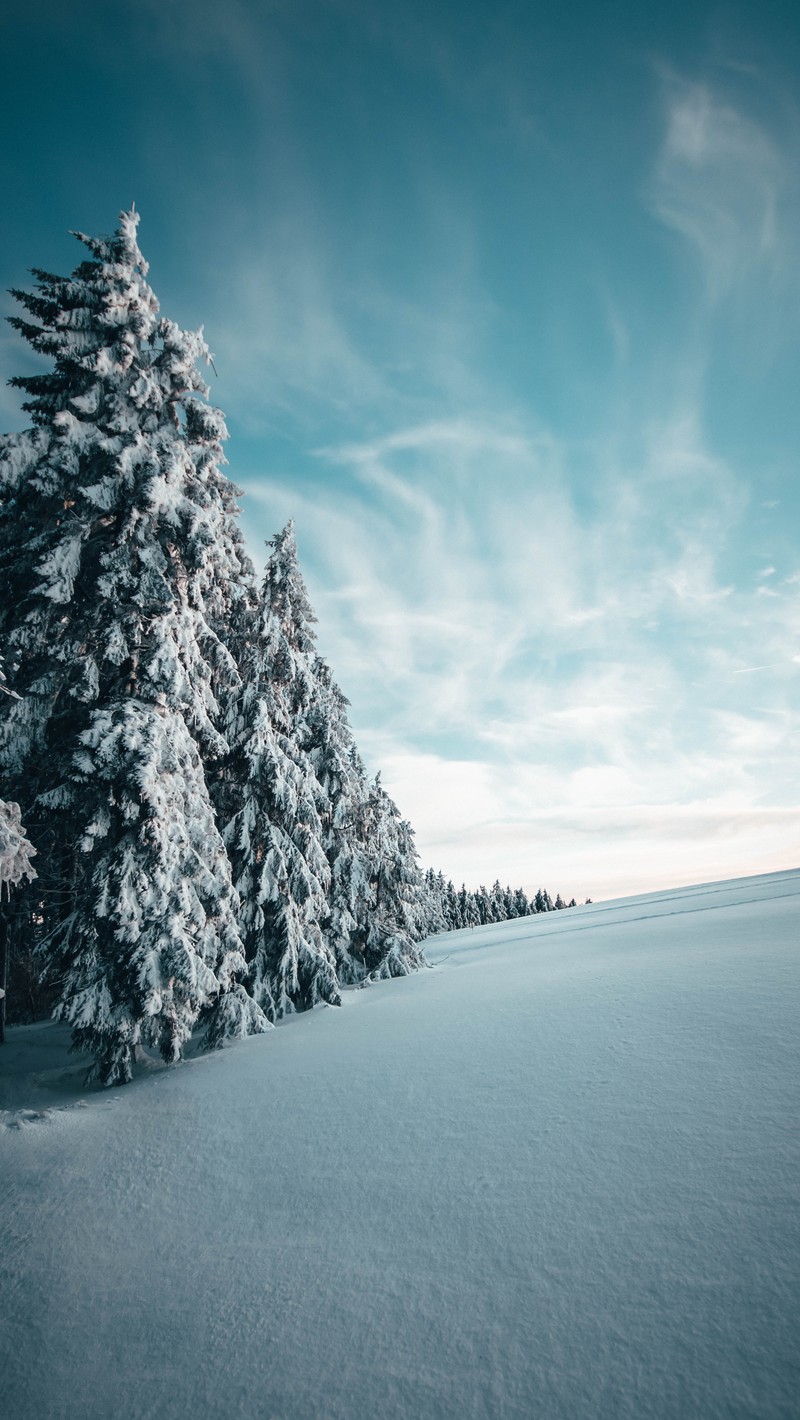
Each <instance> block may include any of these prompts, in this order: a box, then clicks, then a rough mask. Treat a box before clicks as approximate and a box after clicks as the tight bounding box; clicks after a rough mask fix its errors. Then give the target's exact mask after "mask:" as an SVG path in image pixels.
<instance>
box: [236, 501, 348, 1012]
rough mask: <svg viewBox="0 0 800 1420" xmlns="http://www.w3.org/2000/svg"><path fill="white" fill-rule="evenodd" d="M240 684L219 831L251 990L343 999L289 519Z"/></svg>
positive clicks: (303, 605) (309, 632) (309, 659)
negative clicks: (332, 942) (228, 796)
mask: <svg viewBox="0 0 800 1420" xmlns="http://www.w3.org/2000/svg"><path fill="white" fill-rule="evenodd" d="M270 546H271V548H272V552H271V555H270V557H269V560H268V562H267V568H266V572H265V575H264V582H263V586H262V595H261V604H260V607H259V610H258V612H257V614H256V615H255V617H254V619H253V624H252V628H251V633H250V643H249V649H248V651H247V653H246V655H245V660H244V663H243V683H242V687H241V690H240V691H239V692H238V693H235V694H233V695H232V696H231V697H230V702H229V710H228V719H227V730H228V736H229V740H230V745H231V759H230V761H229V763H228V766H227V770H226V775H227V778H228V781H229V783H230V785H231V786H232V794H233V801H232V802H231V804H230V809H231V812H230V816H229V817H228V820H227V824H226V827H225V841H226V844H227V846H228V851H229V853H230V857H231V861H232V865H233V873H234V881H235V883H236V886H237V888H238V891H239V896H240V899H241V902H242V911H241V918H240V921H241V928H242V935H243V939H244V948H245V956H246V958H247V962H248V968H249V976H248V981H249V989H250V991H251V993H252V995H253V997H254V998H255V1000H256V1002H257V1003H258V1005H259V1006H260V1007H261V1008H262V1009H263V1011H264V1012H265V1013H266V1015H267V1016H268V1017H269V1018H270V1019H272V1020H274V1019H276V1018H278V1017H280V1016H282V1015H285V1014H286V1013H287V1012H289V1011H292V1010H294V1011H302V1010H306V1009H308V1008H310V1007H312V1006H314V1005H316V1004H317V1003H318V1002H320V1001H325V1002H328V1003H329V1004H330V1005H339V1004H340V1002H341V996H340V993H339V982H338V979H337V973H336V961H335V957H334V954H333V952H332V951H331V948H330V946H329V944H328V942H327V941H326V938H325V935H324V932H323V925H324V924H325V922H326V920H327V918H328V915H329V909H328V896H327V894H328V889H329V886H330V880H331V874H330V865H329V862H328V858H327V856H326V853H325V849H324V846H323V841H322V836H323V830H322V823H321V820H320V814H319V805H320V803H321V801H322V800H323V797H324V795H323V790H322V787H321V785H320V783H319V780H318V778H317V776H316V773H315V770H314V764H313V760H312V758H311V755H310V752H309V751H310V746H311V742H312V728H311V721H312V713H313V709H314V706H315V702H316V691H317V681H316V679H315V656H314V633H313V625H312V623H313V621H314V619H315V618H314V614H313V612H312V610H311V606H310V603H309V601H308V594H307V592H306V589H305V585H304V583H303V579H302V577H301V575H300V570H299V567H298V564H297V545H296V542H295V536H294V526H293V524H292V523H289V524H288V525H287V526H286V527H285V528H284V529H283V531H282V532H280V533H278V534H277V535H276V537H274V538H273V539H272V541H271V543H270Z"/></svg>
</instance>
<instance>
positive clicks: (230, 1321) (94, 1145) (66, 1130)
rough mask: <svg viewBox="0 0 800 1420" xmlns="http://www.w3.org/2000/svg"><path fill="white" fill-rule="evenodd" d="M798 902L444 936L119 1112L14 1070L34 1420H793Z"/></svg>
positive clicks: (8, 1375) (5, 1262) (602, 907)
mask: <svg viewBox="0 0 800 1420" xmlns="http://www.w3.org/2000/svg"><path fill="white" fill-rule="evenodd" d="M799 908H800V873H781V874H776V875H773V876H769V877H762V878H752V879H748V880H742V881H739V882H733V883H726V884H714V885H709V886H705V887H697V888H691V889H686V890H684V891H673V892H668V893H658V894H654V895H651V896H649V897H640V898H634V899H629V900H627V901H624V902H616V903H600V904H597V905H593V906H587V907H583V908H578V909H573V910H572V911H570V912H565V913H559V914H557V915H556V914H548V915H547V916H543V917H538V918H533V919H526V920H523V921H517V922H507V923H501V924H498V925H496V926H492V927H487V928H483V929H478V930H475V931H472V932H462V933H457V934H450V935H447V936H441V937H437V938H435V939H433V940H432V941H431V942H430V943H429V944H428V954H429V958H430V960H432V961H433V962H435V963H437V965H436V967H435V969H434V970H432V971H429V972H424V973H420V974H419V975H417V976H414V977H410V978H407V979H405V980H402V981H393V982H387V983H383V984H381V985H378V986H376V987H373V988H371V989H370V990H367V991H349V992H347V993H346V996H345V1005H344V1008H343V1009H341V1010H335V1009H328V1008H323V1009H319V1010H317V1011H315V1012H313V1014H311V1015H306V1016H301V1017H295V1018H293V1019H290V1020H289V1021H287V1022H286V1023H284V1024H282V1025H281V1026H280V1027H279V1028H278V1029H277V1030H276V1031H273V1032H271V1033H270V1034H269V1035H267V1036H262V1037H258V1038H255V1039H253V1040H250V1041H247V1042H245V1043H243V1044H240V1045H236V1046H233V1047H230V1048H228V1049H226V1050H225V1051H224V1052H222V1053H218V1054H216V1055H214V1056H210V1057H208V1056H206V1057H198V1058H196V1059H193V1060H191V1061H189V1062H188V1063H187V1064H185V1065H183V1066H181V1067H179V1068H178V1069H176V1070H172V1071H167V1070H164V1069H162V1068H160V1067H156V1066H154V1067H153V1069H152V1070H150V1071H147V1072H145V1076H144V1077H143V1078H141V1079H139V1080H137V1081H136V1082H135V1083H134V1084H133V1085H131V1086H129V1087H128V1088H126V1089H124V1090H115V1091H112V1092H110V1093H109V1092H107V1093H99V1092H89V1093H81V1092H80V1089H79V1082H80V1070H79V1067H78V1066H77V1065H76V1063H75V1060H74V1057H66V1056H65V1055H64V1054H63V1042H64V1034H63V1031H62V1029H61V1028H60V1027H58V1026H52V1025H45V1026H37V1027H32V1028H17V1029H13V1030H11V1031H10V1033H9V1034H10V1044H9V1045H8V1046H7V1047H6V1048H5V1050H4V1051H0V1070H1V1071H2V1080H1V1081H0V1105H3V1106H4V1107H5V1110H6V1113H5V1115H4V1116H3V1119H4V1122H5V1126H6V1127H5V1128H2V1129H0V1169H1V1173H0V1178H1V1180H2V1211H1V1212H0V1230H2V1239H0V1270H2V1291H0V1296H2V1302H3V1311H4V1313H5V1317H6V1321H5V1323H4V1326H3V1330H2V1341H0V1350H1V1351H2V1355H0V1363H2V1372H3V1378H2V1382H0V1389H1V1391H2V1395H0V1405H4V1409H5V1414H7V1415H9V1416H12V1417H15V1420H49V1417H53V1420H54V1418H55V1417H65V1420H66V1417H69V1418H70V1420H73V1417H81V1418H82V1417H86V1420H95V1418H96V1420H115V1418H116V1417H118V1416H119V1417H125V1420H139V1417H142V1420H143V1417H154V1420H155V1417H156V1416H157V1417H158V1420H184V1417H217V1416H219V1417H223V1416H224V1417H229V1416H231V1417H233V1416H242V1417H275V1420H278V1417H280V1420H306V1417H312V1416H313V1417H321V1418H322V1417H324V1420H339V1418H340V1417H341V1420H344V1417H347V1420H372V1417H375V1420H377V1417H381V1420H392V1417H436V1420H439V1418H440V1417H441V1420H445V1417H446V1418H447V1420H450V1417H453V1420H456V1417H459V1420H461V1417H487V1420H489V1417H491V1420H506V1417H507V1418H508V1420H510V1417H515V1420H516V1417H520V1420H522V1417H525V1420H530V1417H534V1416H535V1417H542V1420H561V1417H563V1420H583V1418H584V1417H586V1420H588V1417H593V1418H594V1417H603V1420H605V1417H608V1420H618V1418H619V1417H631V1420H633V1418H634V1417H635V1418H636V1420H645V1417H671V1418H672V1417H674V1420H678V1418H679V1417H680V1420H693V1417H702V1420H705V1417H709V1420H710V1417H720V1420H721V1418H722V1417H726V1418H727V1417H745V1416H748V1417H758V1420H771V1417H779V1416H780V1417H787V1420H788V1417H797V1415H798V1414H800V1374H799V1372H798V1363H797V1356H798V1341H799V1340H800V1331H799V1329H798V1321H799V1319H800V1305H799V1303H800V1264H799V1259H800V1247H799V1246H798V1243H799V1242H800V1217H799V1212H798V1179H799V1178H800V1171H799V1169H798V1165H799V1164H800V1157H799V1156H800V1119H799V1118H798V1108H797V1103H798V1083H799V1079H798V1077H799V1076H800V1070H799V1069H798V1066H799V1064H800V1058H799V1057H800V1033H799V1032H798V1020H799V1017H800V1010H799V1009H798V1008H799V1007H800V969H799V967H800V963H799V961H798V957H799V956H800V911H798V909H799Z"/></svg>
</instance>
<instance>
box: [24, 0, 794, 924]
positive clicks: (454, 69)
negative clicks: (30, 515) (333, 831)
mask: <svg viewBox="0 0 800 1420" xmlns="http://www.w3.org/2000/svg"><path fill="white" fill-rule="evenodd" d="M0 41H1V42H0V94H1V95H2V100H0V103H1V104H2V108H1V109H0V112H1V113H2V124H1V127H0V138H1V139H2V142H0V172H2V183H3V192H4V194H5V202H4V208H5V211H4V219H5V220H4V222H3V224H2V231H0V286H2V288H3V295H2V296H1V297H0V314H10V313H11V312H12V311H13V308H14V303H13V301H12V300H11V298H10V297H9V296H7V295H6V294H5V288H7V287H11V286H17V287H19V286H29V285H30V277H29V275H28V268H30V267H31V266H38V267H43V268H45V269H49V270H54V271H58V272H63V273H66V272H67V271H69V270H71V269H72V268H73V267H74V266H75V265H76V264H77V262H78V261H79V260H80V259H81V254H82V251H81V248H79V247H78V246H77V245H76V243H75V241H74V238H72V237H71V236H70V235H69V232H70V231H71V230H73V229H79V230H82V231H86V232H89V233H91V234H94V235H97V234H101V233H105V232H108V231H110V230H113V228H114V226H115V223H116V217H117V213H118V212H119V210H120V209H121V208H123V207H129V206H130V204H131V202H132V201H133V202H135V203H136V206H137V209H138V210H139V211H140V212H141V214H142V221H141V226H140V230H139V237H140V245H141V247H142V250H143V251H144V253H145V256H146V257H147V259H148V261H149V263H150V281H151V284H152V285H153V287H154V289H155V291H156V294H157V295H158V297H159V300H160V302H161V307H162V310H163V312H164V314H166V315H168V316H170V317H171V318H172V319H174V320H177V321H179V322H180V323H181V324H182V325H184V326H187V327H190V328H195V327H197V326H200V325H202V326H203V327H204V329H205V335H206V339H207V340H208V342H209V345H210V346H211V349H212V350H213V352H214V363H215V371H216V372H214V371H210V372H209V381H210V383H211V386H212V388H211V398H212V400H213V401H214V403H215V404H218V405H219V406H220V407H221V408H222V409H223V410H224V411H225V414H226V417H227V422H228V427H229V430H230V434H231V438H230V442H229V445H228V457H229V464H230V466H229V470H228V471H229V473H230V475H231V477H232V478H233V479H234V481H235V482H236V483H237V484H238V485H239V486H240V487H241V488H242V489H243V491H244V495H245V496H244V499H243V527H244V530H245V534H246V536H247V540H248V544H249V546H250V549H251V552H252V555H253V557H254V559H255V560H256V563H257V565H258V566H259V568H260V567H261V566H263V563H264V560H265V557H266V549H265V547H264V541H265V539H267V538H269V537H271V536H272V535H273V534H274V533H275V532H276V531H277V530H278V529H279V528H280V527H282V526H283V524H284V523H285V522H286V521H287V519H288V518H290V517H293V518H294V520H295V525H296V531H297V539H298V545H299V550H300V558H301V565H302V568H303V571H304V574H305V577H306V580H307V582H308V586H309V590H310V593H311V597H312V601H313V604H314V606H315V608H316V612H317V616H318V622H319V624H318V639H319V647H320V650H321V651H322V653H323V654H324V655H325V656H326V657H327V659H328V660H329V661H330V663H331V665H332V668H333V670H334V674H335V675H336V678H337V679H338V681H339V682H340V684H341V685H342V688H343V689H344V691H345V693H346V695H347V696H348V697H349V699H350V702H351V718H352V723H353V726H354V729H355V732H356V736H357V739H358V743H359V745H360V747H361V749H362V753H363V754H364V757H365V759H366V761H367V764H368V766H369V768H370V769H371V770H372V771H374V770H377V769H379V768H380V769H381V771H382V775H383V781H384V783H385V785H386V786H387V787H388V789H389V790H390V792H391V793H392V794H393V796H394V797H395V799H396V800H397V802H398V805H399V807H400V809H401V812H402V813H403V815H404V816H406V817H408V818H409V819H410V820H411V822H412V824H413V825H414V827H415V829H416V833H417V843H418V847H419V850H420V855H421V859H422V862H423V865H425V866H427V865H428V864H432V865H433V866H435V867H437V868H439V867H441V868H442V869H443V871H444V872H445V874H446V875H447V876H452V877H453V879H454V880H455V881H456V882H457V883H458V884H460V883H461V882H462V881H466V882H467V884H468V885H469V886H473V887H475V886H477V885H478V884H479V883H491V882H493V881H494V879H495V878H496V877H500V879H501V880H502V881H503V882H510V883H512V885H515V886H516V885H517V884H522V885H523V886H525V887H526V888H527V889H532V888H535V887H537V886H539V885H543V886H545V887H547V888H548V890H549V891H550V892H551V893H552V894H553V895H555V893H556V891H561V892H562V893H563V894H565V895H566V896H572V895H573V894H574V895H575V896H576V897H578V898H579V899H582V898H584V897H586V896H591V897H593V898H594V899H595V900H597V899H600V898H607V897H611V896H614V895H620V894H627V893H634V892H644V891H647V890H650V889H656V888H666V887H670V886H674V885H677V884H680V883H690V882H696V881H703V880H712V879H721V878H726V877H735V876H739V875H744V874H749V873H758V872H766V871H770V870H775V869H779V868H787V867H793V866H797V864H798V862H800V784H799V775H798V759H799V757H800V479H799V478H798V462H799V461H800V399H799V398H798V385H799V383H800V275H799V273H800V262H799V261H798V258H799V257H800V99H799V98H798V95H800V85H799V84H798V79H800V15H798V12H797V9H796V6H793V5H790V4H788V3H787V4H777V3H771V2H770V0H761V3H759V4H754V3H753V4H731V5H726V4H723V5H719V6H718V5H705V4H703V3H699V4H692V5H688V4H682V5H681V4H677V5H674V6H671V7H667V6H661V7H652V6H648V5H642V4H641V0H635V3H627V2H624V3H614V0H609V2H608V3H604V4H602V5H601V4H599V3H593V4H589V3H584V4H583V5H580V4H575V5H571V6H569V7H565V6H564V5H563V4H559V3H554V0H553V2H552V3H551V0H548V2H547V3H541V4H535V5H534V4H531V3H514V2H513V0H494V3H491V4H488V3H469V0H460V3H451V0H442V2H441V3H436V0H433V3H432V2H431V0H427V3H417V0H410V2H409V3H402V0H396V3H392V4H389V3H385V0H304V3H303V4H297V3H291V0H227V2H226V4H225V5H224V6H223V5H220V4H218V3H216V0H215V2H214V3H211V0H136V3H135V4H134V3H129V0H116V3H113V4H111V3H108V0H103V2H102V3H100V0H73V3H71V4H70V5H69V6H64V5H63V4H61V3H59V4H52V3H43V0H26V3H24V4H23V3H21V0H6V3H5V5H4V7H3V20H2V26H1V27H0ZM34 359H35V357H33V356H32V354H31V353H30V352H29V351H28V349H27V348H26V347H25V346H24V342H22V341H21V339H20V338H19V337H18V336H17V335H16V334H15V333H14V332H13V331H12V330H11V329H10V328H7V327H4V329H3V331H2V332H0V419H1V420H2V427H3V428H4V429H6V430H14V429H20V428H23V427H24V426H25V416H24V415H23V414H22V413H21V412H20V408H19V395H18V392H16V391H14V390H12V389H9V388H8V387H7V386H6V383H5V381H6V380H7V379H8V378H9V377H10V376H11V375H13V374H20V373H24V372H25V371H27V370H29V369H30V368H31V362H32V361H33V360H34Z"/></svg>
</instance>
